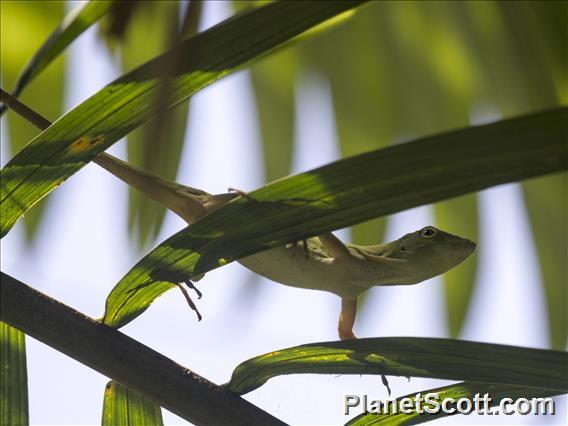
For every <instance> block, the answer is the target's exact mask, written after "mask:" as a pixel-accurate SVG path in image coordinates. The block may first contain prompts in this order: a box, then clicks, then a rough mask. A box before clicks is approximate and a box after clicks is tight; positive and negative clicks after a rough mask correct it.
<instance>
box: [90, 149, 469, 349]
mask: <svg viewBox="0 0 568 426" xmlns="http://www.w3.org/2000/svg"><path fill="white" fill-rule="evenodd" d="M94 161H95V162H96V163H97V164H99V165H100V166H102V167H103V168H105V169H106V170H108V171H109V172H111V173H112V174H114V175H115V176H116V177H118V178H119V179H121V180H123V181H124V182H126V183H127V184H128V185H130V186H132V187H134V188H136V189H138V190H140V191H142V192H143V193H144V194H146V195H147V196H149V197H150V198H152V199H153V200H155V201H157V202H158V203H160V204H162V205H164V206H165V207H166V208H168V209H169V210H171V211H173V212H174V213H176V214H177V215H178V216H180V217H181V218H182V219H184V220H185V221H186V222H187V223H188V224H190V225H191V224H192V223H194V222H195V221H197V220H198V219H200V218H201V217H203V216H205V215H206V214H208V213H210V212H212V211H214V210H215V209H217V208H219V207H221V206H223V205H224V204H226V203H227V202H229V201H231V200H232V199H233V198H235V197H238V196H240V195H242V194H239V193H234V192H230V193H225V194H217V195H212V194H208V193H207V192H205V191H202V190H199V189H195V188H190V187H187V186H184V185H181V184H178V183H175V182H171V181H169V180H166V179H163V178H160V177H158V176H155V175H152V174H150V173H148V172H146V171H144V170H142V169H140V168H138V167H135V166H133V165H132V164H129V163H127V162H125V161H122V160H120V159H118V158H115V157H112V156H111V155H109V154H106V153H102V154H100V155H99V156H98V157H96V158H95V159H94ZM245 196H246V195H245ZM304 244H305V245H304V247H301V246H299V245H297V244H289V245H286V246H282V247H276V248H273V249H269V250H266V251H263V252H260V253H257V254H254V255H252V256H248V257H245V258H242V259H240V260H239V262H240V263H241V264H242V265H244V266H245V267H247V268H248V269H250V270H251V271H253V272H256V273H257V274H259V275H262V276H264V277H266V278H268V279H270V280H272V281H275V282H278V283H281V284H284V285H288V286H292V287H298V288H306V289H312V290H322V291H328V292H331V293H334V294H336V295H338V296H339V297H340V298H341V313H340V315H339V324H338V332H339V337H340V338H341V339H355V338H356V337H355V335H354V334H353V324H354V322H355V315H356V312H357V297H358V296H359V295H360V294H362V293H364V292H365V291H367V290H368V289H369V288H370V287H373V286H375V285H409V284H417V283H420V282H422V281H424V280H427V279H429V278H432V277H435V276H437V275H440V274H443V273H445V272H447V271H448V270H450V269H452V268H453V267H454V266H456V265H458V264H459V263H460V262H462V261H463V260H465V259H466V258H467V257H468V256H469V255H470V254H471V253H472V252H473V250H474V249H475V243H473V242H472V241H470V240H467V239H465V238H460V237H458V236H455V235H451V234H448V233H446V232H443V231H441V230H439V229H436V228H434V227H433V226H427V227H425V228H422V229H420V230H418V231H416V232H413V233H410V234H406V235H404V236H403V237H402V238H399V239H398V240H394V241H391V242H389V243H386V244H379V245H374V246H359V245H355V244H344V243H343V242H341V240H339V239H338V238H337V237H336V236H335V235H333V234H332V233H327V234H324V235H320V236H318V237H314V238H310V239H308V240H307V241H306V242H305V243H304ZM180 288H182V287H180ZM186 297H187V296H186ZM188 301H189V300H188ZM190 304H192V302H190Z"/></svg>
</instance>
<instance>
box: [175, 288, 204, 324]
mask: <svg viewBox="0 0 568 426" xmlns="http://www.w3.org/2000/svg"><path fill="white" fill-rule="evenodd" d="M176 285H177V287H178V288H179V289H180V290H181V292H182V293H183V297H185V300H186V301H187V304H188V305H189V307H190V308H191V309H192V310H193V311H194V312H195V314H196V315H197V320H198V321H201V319H202V318H203V317H202V316H201V314H200V313H199V311H198V310H197V306H195V303H193V300H191V297H189V293H188V292H187V290H186V289H185V287H184V286H183V285H182V284H181V283H177V284H176Z"/></svg>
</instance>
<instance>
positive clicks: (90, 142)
mask: <svg viewBox="0 0 568 426" xmlns="http://www.w3.org/2000/svg"><path fill="white" fill-rule="evenodd" d="M103 142H104V137H103V136H81V137H80V138H79V139H76V140H75V141H73V143H71V145H69V147H68V148H67V149H68V153H69V154H70V155H72V156H75V155H77V154H80V153H83V152H86V151H88V150H90V149H92V148H94V147H96V146H98V145H100V144H101V143H103Z"/></svg>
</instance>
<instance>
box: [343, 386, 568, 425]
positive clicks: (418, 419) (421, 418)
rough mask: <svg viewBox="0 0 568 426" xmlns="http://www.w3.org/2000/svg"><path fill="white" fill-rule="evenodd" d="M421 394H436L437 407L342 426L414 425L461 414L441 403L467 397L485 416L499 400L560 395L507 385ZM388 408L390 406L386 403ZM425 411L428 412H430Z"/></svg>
mask: <svg viewBox="0 0 568 426" xmlns="http://www.w3.org/2000/svg"><path fill="white" fill-rule="evenodd" d="M416 393H417V392H414V393H412V394H409V395H405V396H402V397H400V398H396V400H397V404H398V401H401V400H403V399H405V398H408V399H410V400H411V401H415V400H414V398H415V397H416ZM420 393H421V395H422V397H423V398H424V397H425V396H426V395H428V394H435V395H436V396H437V398H436V403H437V404H438V405H437V406H436V404H428V403H424V402H422V405H421V407H420V411H422V413H420V412H419V409H418V406H417V405H415V404H412V406H411V407H409V408H408V411H407V412H402V410H397V411H396V412H395V411H390V412H388V413H385V412H381V413H371V412H369V413H363V414H360V415H358V416H357V417H355V418H353V419H351V420H350V421H348V422H347V423H346V424H345V426H370V425H381V426H383V425H396V426H399V425H416V424H420V423H425V422H429V421H432V420H436V419H439V418H442V417H447V416H452V415H455V414H460V413H459V411H457V409H456V407H455V406H454V405H451V406H450V407H449V408H450V409H453V410H454V411H453V412H452V413H449V412H446V411H445V410H442V409H440V404H441V401H442V400H444V399H449V398H453V400H454V401H458V400H459V399H460V398H467V399H469V400H470V401H473V404H478V403H477V402H476V401H479V405H478V406H479V407H480V410H482V411H481V412H482V413H483V414H487V411H486V409H489V408H493V407H498V406H499V404H500V402H501V400H502V399H504V398H511V399H512V400H516V399H518V398H527V399H532V398H547V397H551V396H556V395H560V394H562V393H563V392H561V391H554V390H548V389H538V388H530V387H520V386H514V385H508V384H493V383H476V382H462V383H456V384H453V385H449V386H444V387H440V388H436V389H428V390H423V391H421V392H420ZM485 395H487V399H484V397H485ZM433 396H434V395H432V397H433ZM485 401H487V404H485ZM551 401H552V400H551ZM549 406H550V405H549ZM389 407H392V405H390V404H389ZM474 407H477V405H474ZM397 408H398V406H397ZM543 409H544V408H543ZM548 409H550V408H548ZM426 410H431V413H429V412H427V411H426ZM434 410H436V413H435V414H433V413H432V412H433V411H434ZM495 414H497V413H495Z"/></svg>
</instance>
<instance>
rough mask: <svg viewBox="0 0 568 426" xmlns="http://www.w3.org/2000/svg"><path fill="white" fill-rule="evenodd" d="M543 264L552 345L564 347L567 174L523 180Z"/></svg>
mask: <svg viewBox="0 0 568 426" xmlns="http://www.w3.org/2000/svg"><path fill="white" fill-rule="evenodd" d="M523 189H524V193H525V198H526V202H527V203H526V204H527V208H528V212H529V216H530V220H531V224H532V230H533V238H534V241H535V243H536V251H537V253H538V259H539V261H540V262H539V263H540V266H541V276H542V281H543V284H544V293H545V297H546V306H547V307H548V309H547V312H548V324H549V336H550V343H551V347H552V348H554V349H564V348H565V347H566V338H567V334H568V268H566V259H568V243H567V241H566V236H568V175H566V174H565V173H564V174H559V175H554V176H546V177H543V178H540V179H533V180H530V181H527V182H524V183H523Z"/></svg>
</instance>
